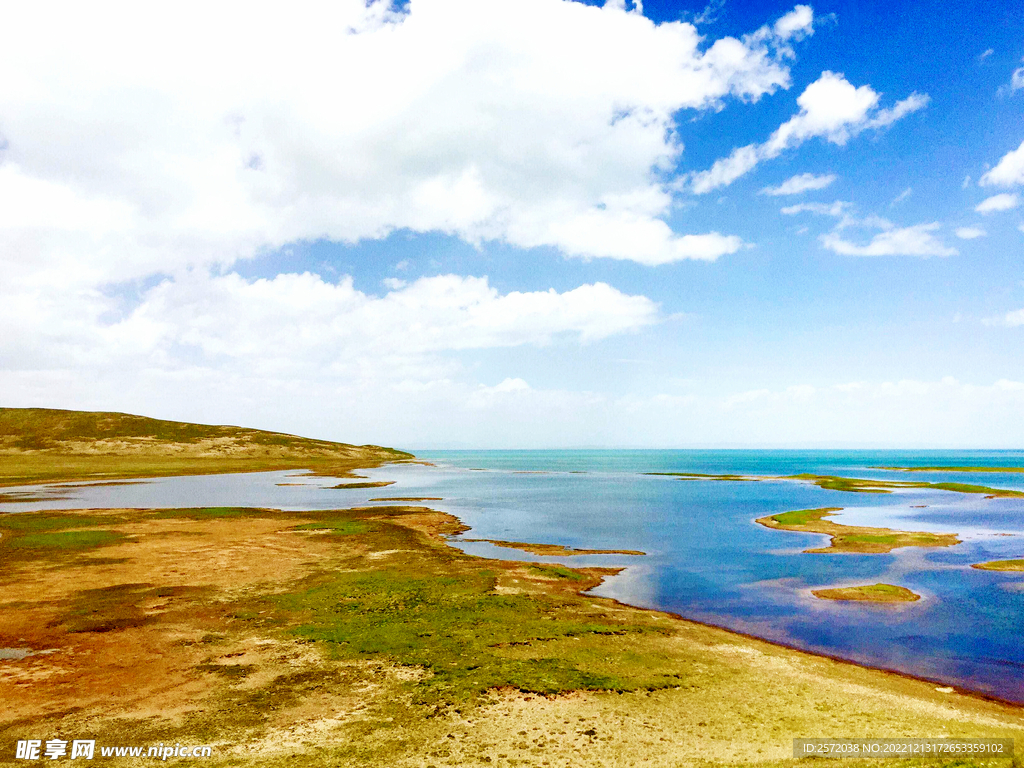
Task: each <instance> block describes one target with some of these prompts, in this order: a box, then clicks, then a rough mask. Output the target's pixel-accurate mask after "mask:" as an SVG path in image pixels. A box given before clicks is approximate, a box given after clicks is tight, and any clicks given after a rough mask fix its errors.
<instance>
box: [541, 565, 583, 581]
mask: <svg viewBox="0 0 1024 768" xmlns="http://www.w3.org/2000/svg"><path fill="white" fill-rule="evenodd" d="M530 570H531V571H533V572H534V573H538V574H540V575H541V576H546V577H547V578H551V579H568V580H569V581H583V574H582V573H580V572H579V571H574V570H573V569H572V568H566V567H565V566H564V565H531V566H530Z"/></svg>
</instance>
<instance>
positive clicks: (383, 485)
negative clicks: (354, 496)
mask: <svg viewBox="0 0 1024 768" xmlns="http://www.w3.org/2000/svg"><path fill="white" fill-rule="evenodd" d="M394 484H395V481H394V480H378V481H375V482H365V483H338V484H337V485H329V486H327V487H326V490H328V491H337V490H339V489H341V490H343V489H356V488H386V487H387V486H389V485H394Z"/></svg>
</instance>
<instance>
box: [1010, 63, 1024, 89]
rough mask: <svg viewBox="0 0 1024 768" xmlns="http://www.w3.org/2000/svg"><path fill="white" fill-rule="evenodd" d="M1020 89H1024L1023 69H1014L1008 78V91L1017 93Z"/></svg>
mask: <svg viewBox="0 0 1024 768" xmlns="http://www.w3.org/2000/svg"><path fill="white" fill-rule="evenodd" d="M1021 88H1024V67H1019V68H1017V69H1015V70H1014V71H1013V75H1012V76H1011V77H1010V90H1011V91H1019V90H1020V89H1021Z"/></svg>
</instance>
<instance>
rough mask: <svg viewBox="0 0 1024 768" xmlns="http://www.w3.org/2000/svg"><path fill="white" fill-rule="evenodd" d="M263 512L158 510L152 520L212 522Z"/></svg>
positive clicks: (255, 510) (216, 508)
mask: <svg viewBox="0 0 1024 768" xmlns="http://www.w3.org/2000/svg"><path fill="white" fill-rule="evenodd" d="M262 511H263V510H259V509H253V508H251V507H195V508H186V509H160V510H157V511H156V512H154V513H153V515H152V517H153V519H154V520H170V519H174V518H179V517H180V518H185V519H187V520H212V519H214V518H218V517H248V516H251V515H254V514H258V513H260V512H262Z"/></svg>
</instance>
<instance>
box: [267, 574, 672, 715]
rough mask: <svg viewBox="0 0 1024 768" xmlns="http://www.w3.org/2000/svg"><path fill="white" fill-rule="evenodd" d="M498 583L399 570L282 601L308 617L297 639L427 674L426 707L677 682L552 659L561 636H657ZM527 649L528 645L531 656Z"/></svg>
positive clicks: (486, 577) (334, 581) (349, 577)
mask: <svg viewBox="0 0 1024 768" xmlns="http://www.w3.org/2000/svg"><path fill="white" fill-rule="evenodd" d="M564 570H566V571H568V569H564ZM496 583H497V576H496V574H495V573H493V572H490V571H469V572H466V573H459V574H453V575H448V576H445V575H424V574H422V573H410V572H408V571H407V570H406V568H403V567H402V566H401V565H399V567H398V568H396V569H395V570H388V571H370V572H347V573H337V574H333V575H331V576H330V577H329V578H328V579H327V580H326V581H324V582H323V583H320V584H318V585H316V586H313V587H311V588H310V589H308V590H305V591H302V592H295V593H292V594H289V595H284V596H280V597H278V598H276V602H277V604H278V606H279V607H281V608H284V609H286V610H292V611H301V612H303V613H305V614H306V615H307V616H308V617H309V620H308V621H306V622H305V623H303V624H302V625H301V626H299V627H297V628H295V629H294V630H292V631H293V632H294V634H297V635H299V636H300V637H304V638H308V639H310V640H316V641H320V642H325V643H329V644H331V646H332V648H333V649H334V651H335V653H336V654H337V655H339V656H340V657H343V658H363V657H367V656H383V657H385V658H387V659H389V660H392V661H395V662H398V663H400V664H404V665H414V666H419V667H423V668H424V669H426V670H427V671H428V673H429V674H428V677H427V679H425V680H423V681H420V682H419V683H418V684H417V686H416V688H415V692H416V696H417V699H418V700H420V701H421V702H424V703H449V702H455V701H462V700H466V699H470V698H473V697H475V696H477V695H479V694H481V693H483V692H484V691H486V690H488V689H491V688H498V687H514V688H518V689H520V690H522V691H529V692H534V693H544V694H550V693H556V692H560V691H568V690H578V689H591V690H635V689H637V688H640V687H652V686H654V687H657V686H658V685H669V684H672V685H677V684H678V680H675V679H673V680H672V681H671V683H669V682H666V681H662V680H660V678H658V679H657V680H653V681H652V680H651V679H641V680H637V679H622V678H619V677H617V676H615V675H608V674H602V673H600V672H596V671H594V670H592V669H587V668H585V665H578V664H577V663H576V662H577V659H576V658H574V657H573V655H572V654H568V655H566V654H563V653H551V652H550V650H546V649H545V647H544V646H545V645H546V643H547V642H548V641H554V640H557V639H559V638H565V637H585V636H588V635H589V636H593V635H608V634H624V633H642V632H646V631H650V630H649V629H648V628H645V627H642V626H629V625H619V624H614V623H602V622H598V621H594V620H593V619H592V618H591V617H588V616H581V615H579V613H578V610H577V609H576V607H575V606H574V605H573V604H572V603H559V602H558V601H555V600H550V599H544V598H539V599H538V598H536V597H534V596H528V595H515V594H512V595H509V594H497V593H495V591H494V587H495V585H496ZM510 646H515V647H516V648H517V650H518V651H519V652H518V653H517V654H515V657H510V655H509V654H508V653H506V652H504V651H503V649H504V648H506V647H510ZM523 646H531V648H530V650H529V652H528V653H527V654H525V656H524V654H523V652H522V647H523Z"/></svg>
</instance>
